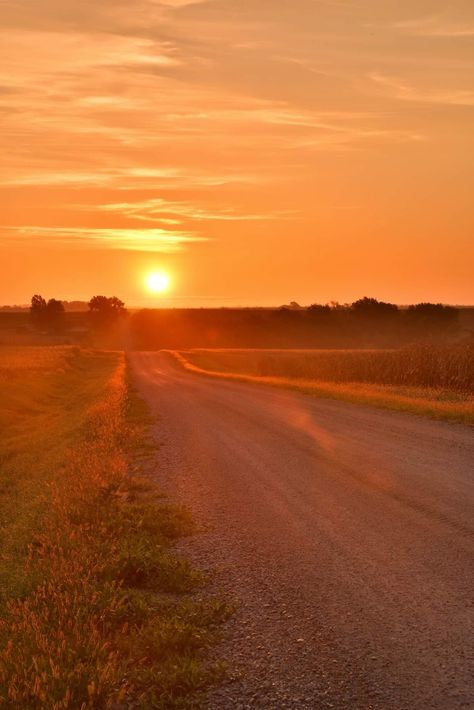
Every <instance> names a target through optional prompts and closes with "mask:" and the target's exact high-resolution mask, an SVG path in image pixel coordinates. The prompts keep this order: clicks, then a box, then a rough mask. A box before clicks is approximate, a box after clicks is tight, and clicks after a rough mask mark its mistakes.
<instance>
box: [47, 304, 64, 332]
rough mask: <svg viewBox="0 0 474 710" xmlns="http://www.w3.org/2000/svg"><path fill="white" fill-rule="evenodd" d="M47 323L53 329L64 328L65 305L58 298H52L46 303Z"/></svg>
mask: <svg viewBox="0 0 474 710" xmlns="http://www.w3.org/2000/svg"><path fill="white" fill-rule="evenodd" d="M45 317H46V324H47V326H48V327H49V328H52V329H53V330H62V329H63V328H64V305H63V303H62V302H61V301H58V300H57V299H56V298H50V299H49V301H48V303H47V304H46V313H45Z"/></svg>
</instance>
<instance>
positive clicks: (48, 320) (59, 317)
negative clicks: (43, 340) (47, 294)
mask: <svg viewBox="0 0 474 710" xmlns="http://www.w3.org/2000/svg"><path fill="white" fill-rule="evenodd" d="M30 315H31V320H32V321H33V323H34V325H35V326H36V327H37V328H47V329H51V330H61V329H62V327H63V326H64V306H63V304H62V302H61V301H58V300H57V299H56V298H50V299H49V301H48V302H46V300H45V299H44V298H43V296H40V295H39V294H35V295H34V296H33V298H32V299H31V306H30Z"/></svg>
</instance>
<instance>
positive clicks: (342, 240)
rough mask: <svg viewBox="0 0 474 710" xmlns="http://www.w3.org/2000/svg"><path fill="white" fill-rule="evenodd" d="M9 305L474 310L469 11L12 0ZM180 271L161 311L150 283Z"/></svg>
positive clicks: (4, 87)
mask: <svg viewBox="0 0 474 710" xmlns="http://www.w3.org/2000/svg"><path fill="white" fill-rule="evenodd" d="M1 21H2V26H1V30H0V32H1V37H0V101H1V104H0V121H1V131H0V143H1V145H0V149H1V155H2V160H1V163H0V182H1V188H0V219H1V223H0V258H1V262H0V263H1V279H0V303H14V302H17V303H18V302H19V303H24V302H26V301H28V300H29V298H30V296H31V294H32V293H33V292H40V293H43V295H44V296H45V297H47V298H49V297H52V296H54V297H60V298H68V299H74V298H88V297H90V296H91V295H93V294H94V293H105V294H117V295H119V296H120V297H122V298H124V299H125V300H126V301H127V302H128V303H129V304H131V305H138V304H145V303H148V304H149V305H153V304H154V303H156V304H157V305H158V304H163V303H166V304H168V303H170V304H173V305H219V304H223V305H230V304H242V305H248V304H276V305H278V304H280V303H283V302H285V301H288V300H297V301H299V302H301V303H311V302H313V301H320V302H325V301H328V300H331V299H337V300H339V301H341V302H344V301H351V300H353V299H355V298H358V297H360V296H363V295H370V296H372V295H373V296H376V297H378V298H382V299H388V300H392V301H397V302H399V303H407V302H413V301H419V300H436V301H438V300H439V301H444V302H452V303H472V302H474V279H473V272H474V237H473V226H474V219H473V215H474V200H473V191H472V186H473V167H474V130H473V127H474V79H473V78H474V66H473V60H474V3H473V2H472V0H452V1H451V2H446V0H409V1H408V0H384V1H383V2H381V1H380V0H245V1H244V0H201V1H200V0H162V1H160V0H133V2H132V1H131V0H128V1H126V0H101V1H100V2H97V0H42V1H41V2H38V0H8V1H7V2H6V3H4V4H2V11H1ZM153 268H157V269H165V270H169V272H170V273H171V274H172V275H173V278H174V290H173V292H172V294H170V296H172V298H170V299H167V300H163V299H150V298H149V297H148V296H147V294H146V293H145V292H144V291H143V287H142V280H143V275H144V274H145V273H146V272H147V271H149V270H151V269H153Z"/></svg>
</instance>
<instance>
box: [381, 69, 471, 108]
mask: <svg viewBox="0 0 474 710" xmlns="http://www.w3.org/2000/svg"><path fill="white" fill-rule="evenodd" d="M369 78H370V79H371V81H372V82H374V83H375V84H378V85H379V86H381V87H383V88H385V89H386V90H387V92H388V94H389V95H390V96H392V97H393V98H396V99H400V100H402V101H420V102H423V103H434V104H445V105H447V106H474V91H471V90H469V89H448V90H439V89H420V88H417V87H414V86H412V85H410V84H408V83H407V82H405V81H404V80H403V79H400V78H398V77H393V76H387V75H385V74H379V73H377V72H372V73H371V74H369Z"/></svg>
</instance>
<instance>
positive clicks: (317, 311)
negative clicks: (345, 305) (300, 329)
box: [308, 303, 331, 316]
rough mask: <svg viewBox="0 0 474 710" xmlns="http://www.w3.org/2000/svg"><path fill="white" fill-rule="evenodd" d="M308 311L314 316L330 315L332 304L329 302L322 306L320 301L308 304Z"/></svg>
mask: <svg viewBox="0 0 474 710" xmlns="http://www.w3.org/2000/svg"><path fill="white" fill-rule="evenodd" d="M308 313H310V314H311V315H314V316H329V315H330V314H331V306H329V305H328V304H326V305H325V306H322V305H321V304H320V303H312V304H311V305H310V306H308Z"/></svg>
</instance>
